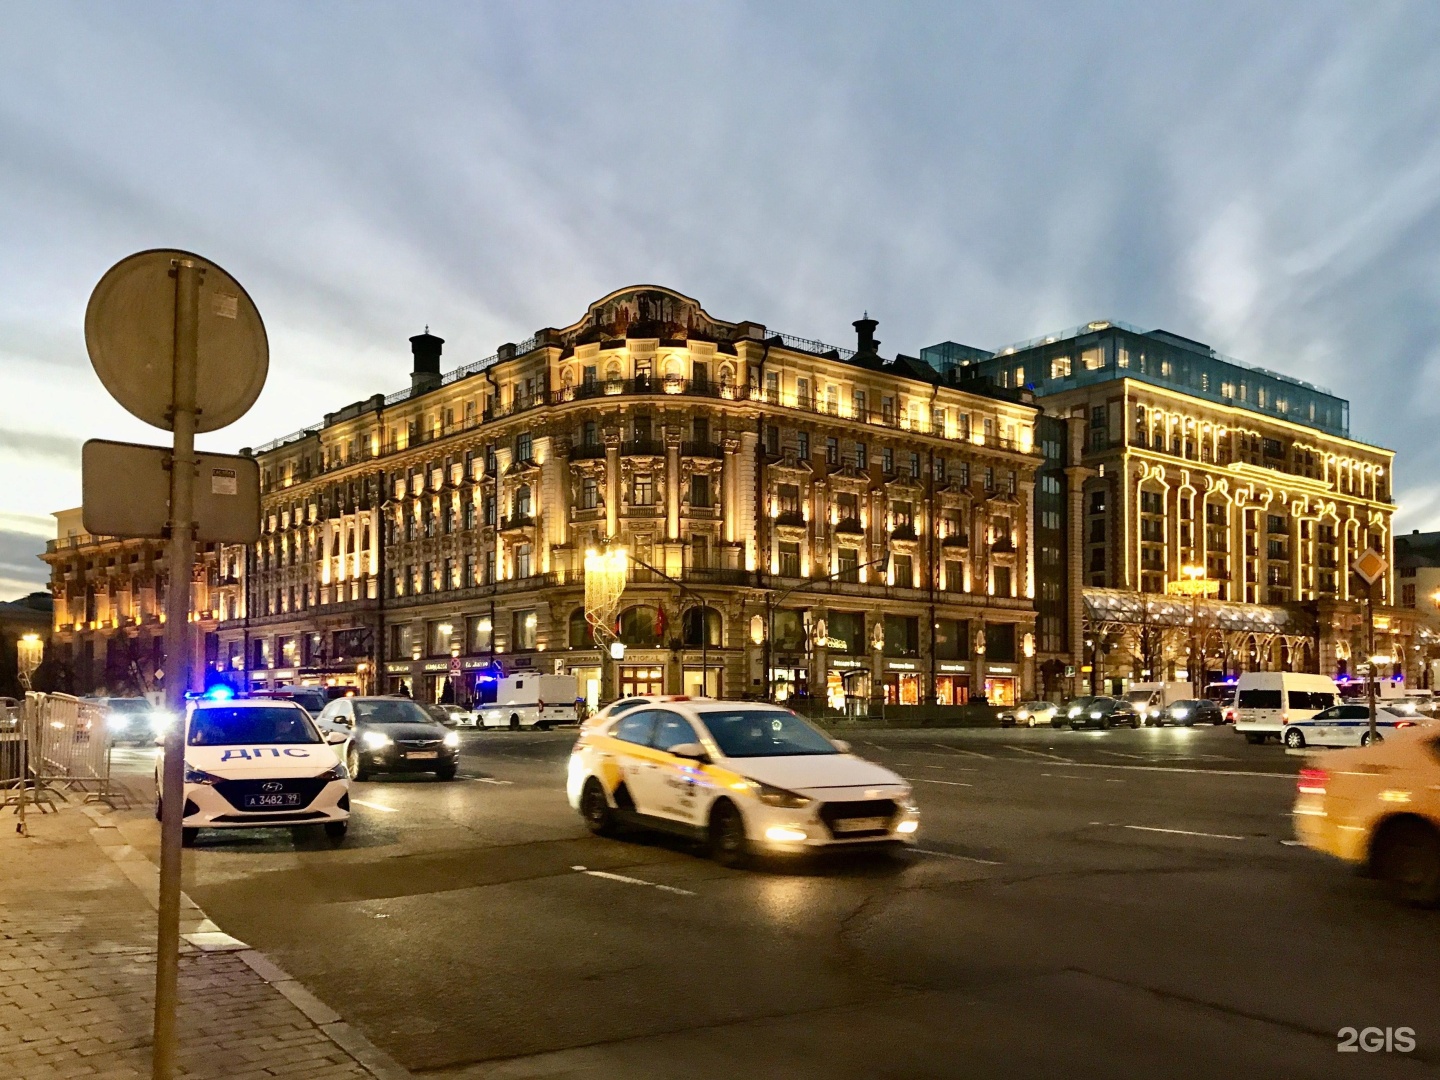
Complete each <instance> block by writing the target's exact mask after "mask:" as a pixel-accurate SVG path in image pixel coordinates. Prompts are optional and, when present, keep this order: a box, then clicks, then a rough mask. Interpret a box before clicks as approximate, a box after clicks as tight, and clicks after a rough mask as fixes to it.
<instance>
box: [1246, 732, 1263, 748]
mask: <svg viewBox="0 0 1440 1080" xmlns="http://www.w3.org/2000/svg"><path fill="white" fill-rule="evenodd" d="M1245 741H1246V742H1248V743H1249V744H1250V745H1251V746H1259V745H1260V744H1261V743H1263V742H1264V741H1265V733H1264V732H1261V731H1247V732H1245Z"/></svg>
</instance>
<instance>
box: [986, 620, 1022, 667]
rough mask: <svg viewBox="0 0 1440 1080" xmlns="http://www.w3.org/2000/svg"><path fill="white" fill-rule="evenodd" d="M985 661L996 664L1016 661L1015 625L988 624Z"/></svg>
mask: <svg viewBox="0 0 1440 1080" xmlns="http://www.w3.org/2000/svg"><path fill="white" fill-rule="evenodd" d="M985 659H986V660H989V661H993V662H995V663H1008V662H1010V661H1013V660H1014V659H1015V626H1014V624H1013V623H987V624H986V626H985Z"/></svg>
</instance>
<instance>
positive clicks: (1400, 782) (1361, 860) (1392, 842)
mask: <svg viewBox="0 0 1440 1080" xmlns="http://www.w3.org/2000/svg"><path fill="white" fill-rule="evenodd" d="M1294 816H1295V835H1296V836H1297V837H1299V839H1300V840H1301V842H1302V843H1304V844H1305V845H1306V846H1307V847H1311V848H1314V849H1315V850H1316V851H1323V852H1325V853H1326V854H1327V855H1334V856H1335V857H1336V858H1339V859H1344V860H1345V861H1346V862H1349V863H1354V864H1355V865H1357V866H1360V867H1363V868H1364V869H1366V870H1368V871H1369V872H1370V873H1372V874H1374V875H1375V876H1376V877H1378V878H1380V879H1382V880H1383V881H1385V882H1386V883H1387V884H1388V885H1389V886H1390V888H1391V889H1392V891H1393V892H1394V893H1395V895H1396V896H1397V897H1399V898H1400V899H1403V900H1407V901H1409V902H1410V903H1413V904H1420V905H1424V906H1433V905H1435V904H1437V903H1440V733H1437V732H1436V731H1435V729H1434V728H1433V727H1417V728H1411V729H1409V730H1406V731H1403V732H1397V733H1396V734H1394V735H1390V736H1388V737H1387V738H1385V739H1384V740H1383V741H1377V742H1374V743H1372V744H1371V745H1369V746H1365V747H1359V748H1356V749H1347V750H1332V751H1329V752H1327V753H1323V754H1317V755H1315V756H1313V757H1312V758H1310V759H1309V760H1308V761H1307V762H1306V767H1305V768H1303V769H1301V770H1300V776H1299V791H1298V792H1297V795H1296V799H1295V810H1294Z"/></svg>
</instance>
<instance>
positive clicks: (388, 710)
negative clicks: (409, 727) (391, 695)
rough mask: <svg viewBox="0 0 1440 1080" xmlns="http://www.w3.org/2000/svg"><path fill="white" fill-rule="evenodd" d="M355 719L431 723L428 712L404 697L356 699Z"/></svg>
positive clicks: (366, 722)
mask: <svg viewBox="0 0 1440 1080" xmlns="http://www.w3.org/2000/svg"><path fill="white" fill-rule="evenodd" d="M354 706H355V719H357V720H359V721H360V722H361V723H362V724H433V723H434V722H435V721H434V720H433V719H431V717H430V714H429V713H427V712H426V711H425V710H424V709H422V708H421V707H420V706H419V705H416V704H415V702H413V701H407V700H406V699H405V698H395V699H394V700H389V699H385V700H380V701H356V702H354Z"/></svg>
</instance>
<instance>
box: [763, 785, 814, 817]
mask: <svg viewBox="0 0 1440 1080" xmlns="http://www.w3.org/2000/svg"><path fill="white" fill-rule="evenodd" d="M750 784H751V786H752V787H753V788H754V790H755V797H756V798H758V799H759V800H760V801H761V802H763V803H764V804H765V805H766V806H782V807H784V808H785V809H787V810H798V809H800V807H802V806H809V805H810V804H811V803H812V802H813V801H814V800H813V799H811V798H809V797H808V796H805V795H798V794H796V793H795V792H793V791H786V790H785V789H784V788H778V787H771V786H770V785H769V784H762V783H760V781H758V780H752V781H750Z"/></svg>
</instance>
